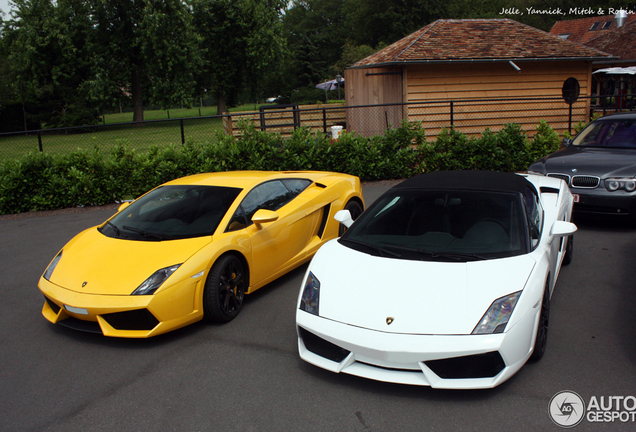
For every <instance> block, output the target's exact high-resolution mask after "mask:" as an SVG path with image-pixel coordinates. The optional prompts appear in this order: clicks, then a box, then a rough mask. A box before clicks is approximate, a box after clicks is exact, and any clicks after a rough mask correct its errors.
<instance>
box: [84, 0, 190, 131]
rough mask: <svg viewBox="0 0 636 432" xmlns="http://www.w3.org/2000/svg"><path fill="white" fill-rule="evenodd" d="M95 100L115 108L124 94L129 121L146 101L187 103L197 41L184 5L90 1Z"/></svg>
mask: <svg viewBox="0 0 636 432" xmlns="http://www.w3.org/2000/svg"><path fill="white" fill-rule="evenodd" d="M92 6H93V7H92V9H93V10H92V14H93V15H92V16H93V20H94V27H95V31H94V33H93V39H92V40H93V46H94V48H95V50H94V55H93V65H94V68H95V69H94V74H93V77H92V79H91V80H89V82H88V83H87V85H88V86H89V87H90V89H91V95H92V97H93V99H94V100H96V101H100V102H101V104H102V106H108V105H110V106H114V105H116V104H117V103H119V101H120V100H121V98H122V95H123V94H127V93H129V94H130V95H131V97H132V101H133V121H142V120H143V106H144V102H145V99H146V95H147V99H148V101H149V102H150V103H152V104H157V105H160V106H162V107H163V108H166V107H169V106H171V105H175V104H184V105H188V106H189V105H190V101H191V100H192V96H194V94H195V89H196V82H195V78H194V71H196V70H197V69H198V68H200V67H201V65H202V57H201V52H200V39H199V36H198V34H197V32H196V31H195V29H194V26H193V20H192V15H191V13H190V12H191V11H190V8H189V6H188V5H187V4H186V3H184V2H182V1H180V0H92Z"/></svg>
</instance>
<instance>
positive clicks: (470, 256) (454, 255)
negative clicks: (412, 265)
mask: <svg viewBox="0 0 636 432" xmlns="http://www.w3.org/2000/svg"><path fill="white" fill-rule="evenodd" d="M430 254H431V257H432V258H448V259H454V260H457V261H461V260H463V259H467V258H468V259H472V260H485V259H486V257H484V256H481V255H477V254H472V253H464V252H440V251H436V252H430Z"/></svg>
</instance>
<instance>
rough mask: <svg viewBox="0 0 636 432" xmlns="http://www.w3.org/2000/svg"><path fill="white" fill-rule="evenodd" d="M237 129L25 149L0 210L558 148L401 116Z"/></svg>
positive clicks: (504, 158)
mask: <svg viewBox="0 0 636 432" xmlns="http://www.w3.org/2000/svg"><path fill="white" fill-rule="evenodd" d="M240 127H241V129H242V132H243V134H242V136H240V137H231V136H227V135H222V134H219V135H216V136H214V137H212V139H211V141H210V142H207V143H194V142H187V143H186V144H184V145H179V146H166V147H154V148H152V149H151V150H150V151H148V152H143V153H141V152H140V153H137V152H136V151H135V150H134V149H131V148H129V147H127V146H126V143H125V142H122V143H121V144H120V145H119V146H117V147H116V148H115V149H114V150H113V151H112V152H109V153H103V152H101V151H100V150H99V149H98V148H95V149H94V150H92V151H78V152H74V153H70V154H66V155H50V154H46V153H37V152H34V153H30V154H28V155H26V156H24V157H22V158H20V159H17V160H11V161H6V162H4V163H2V164H0V214H12V213H21V212H28V211H37V210H51V209H60V208H68V207H76V206H85V205H102V204H108V203H113V202H116V201H119V200H122V199H126V198H134V197H137V196H139V195H141V194H142V193H144V192H146V191H147V190H149V189H152V188H154V187H155V186H157V185H159V184H161V183H164V182H167V181H169V180H172V179H175V178H178V177H183V176H186V175H190V174H196V173H200V172H217V171H232V170H275V171H278V170H320V171H337V172H344V173H349V174H353V175H357V176H359V177H360V178H361V179H362V180H384V179H399V178H407V177H411V176H413V175H415V174H419V173H421V172H428V171H438V170H455V169H470V170H496V171H517V170H523V169H525V168H526V167H527V166H528V165H529V164H530V163H532V162H533V161H535V160H536V159H538V158H540V157H542V156H544V155H546V154H549V153H551V152H554V151H556V150H557V149H558V148H559V137H558V135H557V133H556V132H555V131H554V130H553V129H552V128H550V127H549V126H548V125H547V124H546V123H545V122H541V124H540V125H539V126H537V134H536V135H535V137H534V138H533V139H532V140H529V139H528V138H527V137H526V135H525V133H524V132H523V131H522V130H521V128H520V127H519V125H516V124H508V125H506V126H505V127H504V128H503V129H502V130H500V131H499V132H497V133H492V132H491V131H489V130H486V131H485V132H484V133H483V134H482V136H481V137H479V138H470V139H469V138H468V137H467V136H466V135H464V134H461V133H460V132H457V131H456V130H454V129H450V130H444V131H443V132H442V133H441V134H440V135H439V136H438V137H437V139H436V140H435V141H434V142H432V143H427V141H426V136H425V132H424V129H422V128H421V125H420V124H418V123H408V122H404V123H403V124H402V125H401V127H399V128H396V129H389V130H387V131H386V133H385V135H383V136H377V137H373V138H371V139H369V138H364V137H361V136H359V135H357V134H353V133H351V134H350V133H345V134H342V135H341V136H340V138H339V139H338V140H335V141H334V140H332V139H331V138H330V137H328V136H325V135H324V134H315V135H314V134H311V132H310V131H309V130H308V129H305V128H300V129H297V130H296V131H294V133H293V134H292V136H291V137H290V138H287V139H283V138H281V136H280V135H277V134H269V133H265V132H261V131H259V130H256V129H255V128H254V125H253V124H250V123H245V122H244V123H242V124H241V125H240Z"/></svg>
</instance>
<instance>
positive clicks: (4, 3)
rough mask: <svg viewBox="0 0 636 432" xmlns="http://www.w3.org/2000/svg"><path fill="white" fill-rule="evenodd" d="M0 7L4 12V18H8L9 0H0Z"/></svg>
mask: <svg viewBox="0 0 636 432" xmlns="http://www.w3.org/2000/svg"><path fill="white" fill-rule="evenodd" d="M0 9H2V12H4V15H5V16H4V19H8V18H9V10H10V9H9V0H0Z"/></svg>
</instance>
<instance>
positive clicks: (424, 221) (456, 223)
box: [339, 190, 529, 262]
mask: <svg viewBox="0 0 636 432" xmlns="http://www.w3.org/2000/svg"><path fill="white" fill-rule="evenodd" d="M526 221H527V219H526V212H525V206H524V203H523V199H522V197H521V195H520V194H517V193H511V192H510V193H508V192H481V191H458V190H452V191H440V190H415V191H414V190H402V191H400V190H397V191H394V192H390V193H389V194H386V195H384V196H383V197H381V198H380V199H379V200H378V201H376V202H375V203H374V205H373V206H371V207H370V208H369V209H368V210H367V211H366V212H365V213H364V214H363V215H362V216H361V218H360V219H359V220H358V221H356V223H354V224H353V225H352V227H351V228H350V229H349V230H347V232H346V233H345V234H344V235H343V236H342V238H341V239H340V240H339V241H340V243H341V244H343V245H345V246H347V247H350V248H352V249H355V250H358V251H361V252H365V253H368V254H371V255H376V256H383V257H387V258H396V259H409V260H427V261H449V262H457V261H459V262H467V261H476V260H484V259H494V258H503V257H510V256H515V255H520V254H523V253H526V252H527V250H528V249H527V244H528V237H529V236H528V234H527V233H528V229H527V226H528V224H527V222H526Z"/></svg>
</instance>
